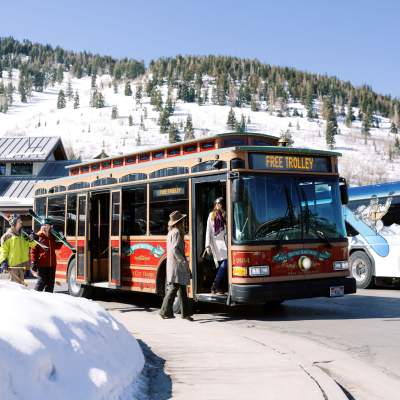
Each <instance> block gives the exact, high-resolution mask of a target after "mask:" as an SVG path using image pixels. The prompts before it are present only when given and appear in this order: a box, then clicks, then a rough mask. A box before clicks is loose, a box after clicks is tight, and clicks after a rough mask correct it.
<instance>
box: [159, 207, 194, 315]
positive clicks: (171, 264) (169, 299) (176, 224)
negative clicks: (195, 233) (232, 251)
mask: <svg viewBox="0 0 400 400" xmlns="http://www.w3.org/2000/svg"><path fill="white" fill-rule="evenodd" d="M185 217H186V215H185V214H181V213H180V212H179V211H174V212H172V213H171V214H170V216H169V222H168V230H169V232H168V236H167V294H166V295H165V297H164V301H163V304H162V306H161V311H160V315H161V317H162V318H164V319H167V318H174V313H173V310H172V306H173V304H174V300H175V296H176V295H177V293H178V291H179V294H180V298H181V315H182V318H184V319H187V320H189V321H192V320H193V318H192V317H191V311H190V304H189V300H188V297H187V289H186V286H187V285H189V283H190V278H191V273H190V269H189V264H188V262H187V260H186V257H185V241H184V221H183V220H184V218H185Z"/></svg>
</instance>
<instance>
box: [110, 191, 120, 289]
mask: <svg viewBox="0 0 400 400" xmlns="http://www.w3.org/2000/svg"><path fill="white" fill-rule="evenodd" d="M110 196H111V197H110V246H109V247H110V251H109V263H108V265H109V274H108V277H109V279H108V281H109V286H111V287H120V286H121V285H122V284H121V283H122V277H121V265H122V261H121V258H122V257H121V256H122V255H121V243H122V237H121V230H122V227H121V211H122V204H121V203H122V190H121V189H118V190H112V191H111V192H110Z"/></svg>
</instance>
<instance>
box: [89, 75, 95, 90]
mask: <svg viewBox="0 0 400 400" xmlns="http://www.w3.org/2000/svg"><path fill="white" fill-rule="evenodd" d="M96 79H97V75H96V74H95V73H94V74H93V75H92V80H91V83H90V87H91V88H92V89H95V88H96Z"/></svg>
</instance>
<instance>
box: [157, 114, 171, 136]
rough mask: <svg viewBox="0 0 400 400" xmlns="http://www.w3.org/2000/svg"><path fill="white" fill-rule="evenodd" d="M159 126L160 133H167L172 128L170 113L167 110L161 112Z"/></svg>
mask: <svg viewBox="0 0 400 400" xmlns="http://www.w3.org/2000/svg"><path fill="white" fill-rule="evenodd" d="M158 124H159V125H160V133H167V131H168V128H169V127H170V122H169V113H168V111H167V110H166V109H164V110H162V111H161V112H160V118H159V119H158Z"/></svg>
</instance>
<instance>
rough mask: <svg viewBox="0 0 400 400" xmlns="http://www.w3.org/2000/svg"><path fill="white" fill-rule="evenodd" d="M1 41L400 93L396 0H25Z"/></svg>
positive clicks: (11, 7)
mask: <svg viewBox="0 0 400 400" xmlns="http://www.w3.org/2000/svg"><path fill="white" fill-rule="evenodd" d="M2 3H3V4H1V6H0V10H1V17H0V21H1V23H0V36H8V35H11V36H14V37H15V38H17V39H24V38H27V39H30V40H33V41H38V42H41V43H50V44H52V45H57V44H58V45H60V46H62V47H64V48H66V49H71V50H88V51H91V52H97V53H101V54H108V55H112V56H115V57H132V58H137V59H143V60H145V61H146V62H148V61H149V60H151V59H152V58H158V57H160V56H173V55H176V54H219V55H222V54H223V55H234V56H239V57H249V58H258V59H259V60H261V61H263V62H266V63H270V64H275V65H282V66H292V67H295V68H298V69H302V70H307V71H310V72H317V73H327V74H329V75H335V76H338V77H339V78H340V79H344V80H350V81H351V82H352V83H354V84H356V85H360V84H364V83H367V84H369V85H371V86H372V87H373V89H375V90H376V91H377V92H380V93H384V94H391V95H392V96H396V97H400V77H399V72H398V71H399V64H400V41H399V38H400V24H399V23H398V18H399V15H400V1H397V0H381V1H379V2H377V1H371V0H350V1H344V0H332V1H329V0H319V1H317V0H304V1H301V0H297V1H293V0H285V1H276V0H275V1H272V0H264V1H261V0H259V1H255V0H254V1H253V0H247V1H246V0H241V1H237V0H231V1H227V0H214V1H209V0H202V1H191V0H186V1H184V0H164V1H162V0H154V1H143V0H142V1H136V0H130V1H129V0H114V1H105V0H96V1H93V0H80V1H77V0H68V1H65V0H58V1H55V0H39V1H32V0H22V1H18V0H16V1H14V2H9V1H8V2H7V1H4V2H2Z"/></svg>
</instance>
